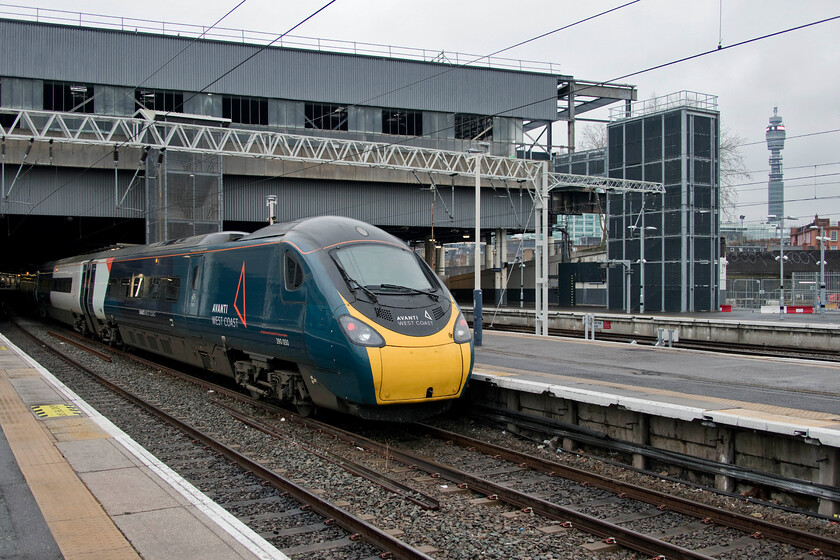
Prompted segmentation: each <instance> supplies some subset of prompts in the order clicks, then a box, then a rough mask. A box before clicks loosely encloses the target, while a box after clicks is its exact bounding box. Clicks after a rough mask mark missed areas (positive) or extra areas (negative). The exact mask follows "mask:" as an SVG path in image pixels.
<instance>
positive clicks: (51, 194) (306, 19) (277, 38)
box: [12, 0, 337, 233]
mask: <svg viewBox="0 0 840 560" xmlns="http://www.w3.org/2000/svg"><path fill="white" fill-rule="evenodd" d="M243 1H244V0H243ZM336 1H337V0H329V2H327V3H326V4H325V5H323V6H322V7H320V8H319V9H317V10H316V11H315V12H313V13H311V14H310V15H308V16H307V17H305V18H304V19H303V20H301V21H300V22H298V23H297V24H295V25H294V26H292V27H291V28H290V29H288V30H287V31H285V32H284V33H282V34H280V35H278V36H277V37H276V38H275V39H274V40H273V41H271V43H269V44H267V45H264V46H262V47H261V48H260V49H258V50H257V51H256V52H255V53H253V54H251V55H250V56H248V57H247V58H246V59H245V60H243V61H242V62H240V63H239V64H237V65H235V66H234V67H233V68H231V69H230V70H228V71H227V72H225V73H224V74H222V75H221V76H219V77H218V78H216V79H215V80H213V81H212V82H210V83H209V84H208V85H206V86H205V87H203V88H202V89H201V90H199V92H196V93H194V94H193V95H192V96H191V97H190V99H192V97H195V96H196V95H198V93H201V92H203V91H205V90H206V89H207V88H209V87H210V86H212V85H213V84H215V83H216V82H218V81H219V80H221V79H222V78H224V77H225V76H227V75H228V74H230V73H231V72H233V71H234V70H235V69H236V68H239V67H240V66H242V65H243V64H245V63H246V62H248V61H249V60H251V59H252V58H254V57H255V56H256V55H258V54H260V53H261V52H263V51H264V50H265V49H267V48H268V47H270V46H271V45H273V44H274V43H275V42H276V41H279V40H280V39H281V38H283V37H284V36H286V35H288V34H289V33H291V32H292V31H294V30H295V29H297V28H298V27H300V26H301V25H303V24H304V23H305V22H307V21H309V20H310V19H312V18H313V17H315V16H316V15H317V14H319V13H321V12H322V11H323V10H325V9H326V8H327V7H329V6H330V5H331V4H333V3H335V2H336ZM240 5H241V4H240ZM237 7H238V6H237ZM234 9H235V8H234ZM225 17H226V16H225ZM170 113H171V111H167V112H166V114H167V115H168V114H170ZM151 125H152V123H149V124H147V125H146V126H144V127H143V128H142V129H141V130H140V131H139V132H138V133H137V134H138V135H142V134H143V133H144V132H145V131H146V130H148V128H149V127H150V126H151ZM129 140H130V139H129ZM127 143H128V140H126V141H125V142H122V143H120V144H118V145H116V146H115V147H114V149H115V150H118V149H119V148H121V147H123V146H125V145H126V144H127ZM107 157H108V155H107V154H106V155H103V156H102V157H101V158H99V159H98V160H96V161H95V162H93V163H92V164H91V165H89V166H88V167H87V168H86V169H84V170H82V171H81V172H80V173H79V174H77V175H76V178H78V177H81V176H82V175H83V174H84V173H86V172H87V171H89V170H91V169H93V167H94V166H95V165H96V164H98V163H100V162H101V161H103V160H104V159H106V158H107ZM74 180H75V179H71V180H68V181H66V182H65V183H64V184H62V185H60V186H59V187H56V188H55V189H54V190H53V192H52V193H50V194H49V195H47V196H45V197H44V198H43V199H42V200H41V201H40V202H38V203H37V204H35V205H33V207H32V208H31V209H30V210H29V212H28V213H27V214H26V216H29V215H30V214H31V213H32V212H33V211H34V210H35V208H37V207H38V206H40V205H41V204H43V203H44V202H46V201H47V200H49V199H50V198H51V197H52V196H54V195H55V194H57V193H58V192H59V191H61V190H62V189H63V188H64V187H66V186H67V185H69V184H70V183H71V182H72V181H74ZM115 202H116V201H115ZM101 204H102V203H100V206H101ZM91 209H92V208H91ZM89 210H90V209H89ZM22 224H23V220H21V223H20V224H18V227H20V225H22ZM16 230H17V228H15V231H16ZM12 233H14V231H12Z"/></svg>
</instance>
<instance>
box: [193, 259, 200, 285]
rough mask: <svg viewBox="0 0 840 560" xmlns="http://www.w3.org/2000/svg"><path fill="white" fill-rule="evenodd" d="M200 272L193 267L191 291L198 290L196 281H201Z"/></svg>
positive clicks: (196, 266)
mask: <svg viewBox="0 0 840 560" xmlns="http://www.w3.org/2000/svg"><path fill="white" fill-rule="evenodd" d="M200 272H201V270H200V269H199V268H198V265H195V266H194V267H193V273H192V289H193V290H197V289H198V281H199V280H200V279H201V274H200Z"/></svg>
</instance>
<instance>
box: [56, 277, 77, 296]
mask: <svg viewBox="0 0 840 560" xmlns="http://www.w3.org/2000/svg"><path fill="white" fill-rule="evenodd" d="M51 291H53V292H62V293H65V294H69V293H70V292H72V291H73V279H72V278H53V279H52V290H51Z"/></svg>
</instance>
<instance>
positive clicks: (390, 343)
mask: <svg viewBox="0 0 840 560" xmlns="http://www.w3.org/2000/svg"><path fill="white" fill-rule="evenodd" d="M347 309H348V311H349V312H350V315H352V316H354V317H356V318H358V319H360V320H363V321H364V320H366V319H365V317H364V316H363V315H362V314H361V313H359V311H357V310H356V309H354V308H353V307H352V306H350V305H348V306H347ZM458 316H459V313H458V308H457V306H455V304H454V302H453V305H452V313H451V316H450V319H449V321H448V323H447V324H446V326H445V327H443V328H442V329H440V330H439V331H438V332H436V333H434V334H430V335H425V336H409V335H405V334H400V333H397V332H394V331H391V330H389V329H385V328H383V327H382V326H381V325H377V326H376V330H377V332H378V333H379V334H380V335H382V338H383V339H384V340H385V345H384V346H383V347H381V348H377V347H368V348H367V353H368V359H369V360H370V366H371V376H372V381H373V386H374V389H375V392H376V402H377V404H395V403H415V402H419V401H433V400H443V399H453V398H458V397H460V396H461V393H462V391H463V389H464V386H465V385H466V381H467V378H468V377H469V374H470V371H471V368H472V359H473V357H472V344H471V343H470V342H465V343H462V344H458V343H456V342H455V341H454V340H453V335H452V333H453V330H454V328H455V322H456V321H457V320H458Z"/></svg>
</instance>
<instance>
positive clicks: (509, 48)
mask: <svg viewBox="0 0 840 560" xmlns="http://www.w3.org/2000/svg"><path fill="white" fill-rule="evenodd" d="M334 1H335V0H332V1H331V2H329V3H328V4H326V5H325V6H323V7H322V8H321V9H319V10H318V11H317V12H315V13H313V14H312V15H310V16H309V17H307V18H306V19H305V20H303V21H302V22H301V23H299V24H297V25H296V26H295V27H293V28H291V29H289V30H288V31H286V32H285V33H283V34H282V35H280V36H278V37H277V38H276V39H274V40H273V41H272V42H271V43H269V44H268V45H265V46H263V47H261V48H260V49H259V50H258V51H257V52H256V53H254V54H252V55H251V56H250V57H248V58H246V59H245V60H243V61H242V62H240V63H239V64H238V65H236V66H234V67H233V68H231V69H230V70H228V71H227V72H226V73H225V74H223V75H222V76H220V77H219V78H217V79H216V80H214V81H213V82H211V83H210V84H208V85H207V86H205V87H204V88H202V89H201V90H200V91H199V92H196V93H194V94H193V95H192V96H191V97H190V98H189V99H192V97H194V96H195V95H198V93H201V92H203V91H205V90H206V89H207V88H209V87H210V86H211V85H213V84H214V83H216V82H218V81H219V80H221V79H222V78H223V77H224V76H226V75H228V74H230V73H231V72H232V71H234V70H235V69H236V68H238V67H240V66H242V65H243V64H245V63H246V62H248V60H250V59H252V58H253V57H254V56H256V55H257V54H259V53H260V52H262V51H263V50H265V49H266V48H268V47H270V46H271V45H272V44H274V43H275V42H276V41H278V40H280V39H281V38H282V37H284V36H285V35H288V34H289V33H291V32H292V31H293V30H294V29H296V28H297V27H299V26H300V25H301V24H302V23H304V22H305V21H307V20H308V19H310V18H311V17H314V15H316V14H317V13H319V12H320V11H322V10H323V9H325V8H326V7H327V6H329V5H330V4H332V3H333V2H334ZM640 1H641V0H632V1H630V2H627V3H625V4H622V5H619V6H616V7H614V8H610V9H608V10H604V11H602V12H599V13H597V14H594V15H592V16H589V17H586V18H583V19H580V20H577V21H575V22H573V23H570V24H568V25H565V26H562V27H559V28H557V29H554V30H552V31H549V32H546V33H542V34H540V35H537V36H535V37H532V38H530V39H527V40H525V41H520V42H519V43H516V44H514V45H511V46H509V47H506V48H504V49H500V50H498V51H495V52H493V53H491V54H489V55H485V56H483V57H479V58H477V59H475V60H472V61H469V62H466V63H463V64H460V65H457V66H454V67H451V68H448V69H447V70H444V71H442V72H438V73H436V74H433V75H431V76H428V77H426V78H423V79H421V80H416V81H414V82H411V83H409V84H406V85H404V86H401V87H399V88H396V89H393V90H390V91H388V92H385V93H382V94H379V95H377V96H375V97H371V98H369V99H366V100H364V101H359V102H357V103H354V104H350V105H348V107H355V106H360V105H362V104H364V103H367V102H369V101H372V100H374V99H377V98H379V97H383V96H385V95H389V94H390V93H393V92H395V91H399V90H401V89H405V88H407V87H411V86H413V85H416V84H418V83H421V82H424V81H426V80H430V79H433V78H435V77H437V76H440V75H442V74H446V73H448V72H452V71H454V70H455V69H457V68H464V67H466V66H468V65H470V64H474V63H475V62H478V61H480V60H483V59H485V58H489V57H492V56H495V55H497V54H499V53H502V52H505V51H507V50H511V49H513V48H516V47H518V46H521V45H524V44H527V43H529V42H532V41H535V40H537V39H540V38H543V37H546V36H548V35H551V34H554V33H557V32H559V31H562V30H565V29H568V28H570V27H573V26H575V25H579V24H581V23H584V22H587V21H591V20H593V19H596V18H598V17H601V16H604V15H606V14H609V13H612V12H614V11H617V10H620V9H622V8H625V7H627V6H630V5H632V4H636V3H638V2H640ZM451 128H452V127H445V128H443V129H440V130H438V131H434V132H430V133H426V134H424V135H423V137H428V136H431V135H433V134H436V133H437V132H442V131H446V130H449V129H451ZM144 130H145V129H144ZM415 138H417V137H409V138H406V139H404V140H402V141H400V142H393V143H391V144H388V145H387V146H394V145H400V144H403V143H405V142H407V141H411V140H413V139H415ZM375 149H380V147H377V148H375ZM360 153H361V152H360ZM356 155H359V154H356ZM104 157H105V156H103V159H104ZM99 161H102V160H101V159H100V160H99ZM96 163H98V161H97V162H96ZM320 165H323V163H317V164H312V165H309V166H306V167H303V168H301V169H298V170H296V171H295V172H294V173H300V172H301V171H305V170H307V169H311V168H314V167H318V166H320ZM90 168H92V166H90V167H89V168H88V169H90ZM288 175H290V173H284V174H281V175H275V176H273V177H266V178H263V179H259V180H257V181H254V182H252V183H249V185H248V186H253V185H257V184H260V183H263V182H266V181H271V180H273V179H277V178H282V177H285V176H288ZM63 186H64V185H62V187H59V188H63ZM45 200H47V198H45V199H44V201H45ZM42 202H43V201H42ZM103 204H104V201H103V202H102V203H100V204H99V206H101V205H103ZM166 208H168V206H165V207H163V208H161V210H165V209H166ZM91 209H92V208H91ZM89 210H90V209H89Z"/></svg>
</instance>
